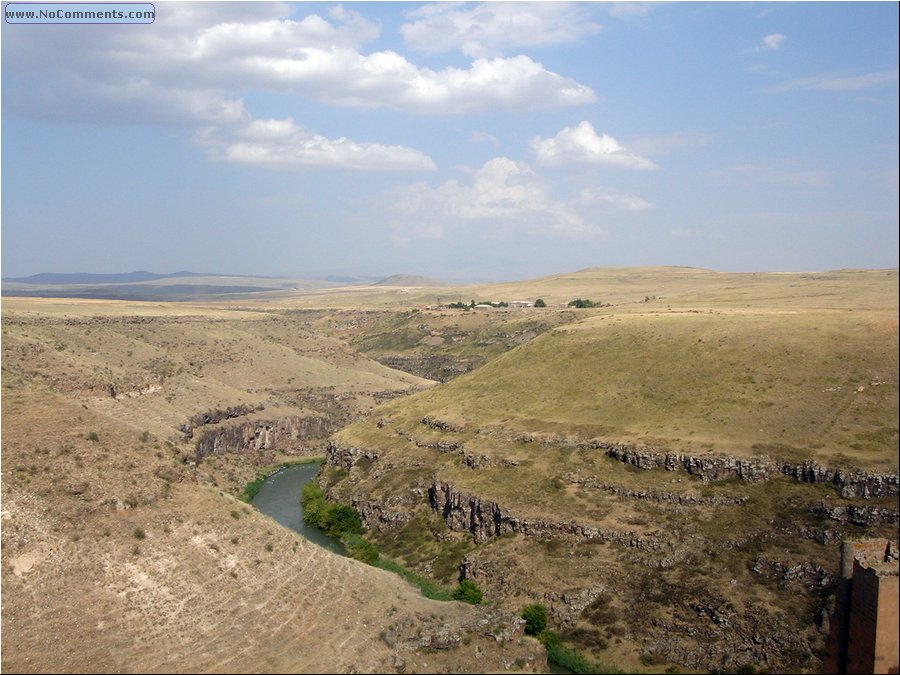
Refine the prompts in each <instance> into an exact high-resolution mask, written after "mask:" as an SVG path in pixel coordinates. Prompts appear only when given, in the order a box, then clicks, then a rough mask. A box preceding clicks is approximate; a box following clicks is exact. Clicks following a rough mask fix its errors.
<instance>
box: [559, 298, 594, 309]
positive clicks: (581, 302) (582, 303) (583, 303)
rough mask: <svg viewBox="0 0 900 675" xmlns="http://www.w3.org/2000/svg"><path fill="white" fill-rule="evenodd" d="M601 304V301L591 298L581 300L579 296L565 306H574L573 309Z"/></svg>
mask: <svg viewBox="0 0 900 675" xmlns="http://www.w3.org/2000/svg"><path fill="white" fill-rule="evenodd" d="M602 304H603V303H602V302H594V301H593V300H583V299H581V298H575V299H574V300H572V301H570V302H569V304H568V305H566V306H567V307H574V308H575V309H589V308H591V307H600V306H601V305H602Z"/></svg>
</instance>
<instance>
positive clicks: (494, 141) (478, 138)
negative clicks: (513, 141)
mask: <svg viewBox="0 0 900 675" xmlns="http://www.w3.org/2000/svg"><path fill="white" fill-rule="evenodd" d="M469 140H470V141H472V142H473V143H490V144H491V145H493V146H494V147H495V148H499V147H500V139H499V138H497V137H496V136H494V135H493V134H489V133H487V132H486V131H473V132H472V133H471V134H469Z"/></svg>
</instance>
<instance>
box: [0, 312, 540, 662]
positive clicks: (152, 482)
mask: <svg viewBox="0 0 900 675" xmlns="http://www.w3.org/2000/svg"><path fill="white" fill-rule="evenodd" d="M322 320H323V315H321V314H313V315H304V316H302V317H298V316H291V317H287V316H285V315H284V314H283V313H281V314H268V313H263V312H260V311H258V310H253V311H240V310H233V309H216V308H208V307H202V306H199V305H185V304H171V305H167V304H159V303H123V302H116V301H73V300H41V299H18V298H17V299H10V300H4V307H3V379H2V387H3V389H2V392H3V398H2V414H3V417H2V434H3V453H2V538H3V539H2V541H3V544H2V545H3V548H2V551H3V562H2V583H3V586H2V587H3V615H2V626H3V633H2V659H3V667H4V668H5V669H6V670H8V671H9V672H172V671H174V672H351V671H354V672H395V671H398V670H402V671H406V672H431V671H433V670H450V669H456V668H463V669H466V670H469V671H477V670H480V669H482V668H484V667H488V668H490V669H492V670H497V671H503V670H507V669H510V668H512V669H514V670H521V669H523V668H525V669H528V668H533V667H541V664H542V663H543V659H544V657H543V656H542V649H541V648H540V647H539V646H538V645H537V644H536V643H535V642H534V641H533V640H522V639H521V638H514V641H513V642H508V641H504V640H501V641H500V642H498V641H497V640H495V639H494V637H493V636H492V633H495V634H497V635H499V634H500V632H501V631H507V632H510V631H511V630H512V628H513V624H512V622H511V618H510V617H509V616H508V615H501V614H498V613H497V612H495V611H493V610H490V609H481V608H473V607H471V606H469V605H463V604H460V603H453V602H451V603H446V602H445V603H438V602H434V601H430V600H427V599H425V598H423V597H421V595H420V594H419V592H418V591H417V590H415V589H414V588H413V587H412V586H410V585H408V584H407V583H406V582H405V581H403V580H402V579H400V577H397V576H394V575H391V574H388V573H386V572H383V571H380V570H377V569H375V568H372V567H369V566H366V565H363V564H362V563H358V562H356V561H353V560H350V559H347V558H342V557H338V556H335V555H334V554H331V553H329V552H327V551H325V550H323V549H320V548H318V547H317V546H315V545H312V544H310V543H308V542H306V541H305V540H303V539H302V538H301V537H299V536H298V535H296V534H294V533H292V532H290V531H288V530H286V529H284V528H282V527H281V526H280V525H278V524H276V523H275V522H273V521H271V520H269V519H268V518H266V517H264V516H262V515H261V514H259V513H257V512H256V511H255V510H254V509H252V508H251V507H249V506H247V505H246V504H244V503H243V502H241V501H239V500H238V499H237V498H236V495H237V494H238V493H239V492H240V491H241V489H242V488H243V485H244V483H245V482H247V481H248V480H250V479H252V478H253V477H255V475H256V472H257V471H258V469H259V465H260V464H265V463H270V462H272V461H274V460H275V459H277V458H278V457H279V453H280V450H279V449H278V448H273V449H268V450H265V451H263V452H258V453H253V452H240V453H237V454H226V455H215V456H211V457H208V458H205V460H204V461H203V462H202V463H200V464H199V465H196V464H195V461H194V460H195V457H194V448H193V442H194V441H193V440H188V439H185V438H184V436H183V435H182V434H181V433H180V432H179V426H180V425H182V424H184V423H185V422H187V421H188V418H189V417H191V416H192V415H195V414H197V413H204V412H205V411H212V410H216V409H223V408H227V407H229V406H247V407H248V408H249V409H252V410H253V411H254V412H253V413H251V414H249V415H245V416H242V417H240V418H238V421H241V420H243V419H245V418H247V419H257V418H261V417H268V418H278V417H279V416H284V415H294V416H299V417H300V418H304V417H305V416H308V415H315V416H320V417H325V418H328V419H333V420H334V421H335V423H340V422H341V421H344V420H347V419H352V418H353V417H355V416H358V415H359V414H361V413H362V412H363V411H365V410H367V409H368V408H370V407H371V406H372V405H374V404H375V403H376V402H377V401H380V400H384V398H385V397H388V398H389V397H392V396H396V395H398V394H401V393H403V392H408V391H410V390H415V389H417V388H421V387H423V386H429V385H431V384H433V383H431V382H430V381H427V380H423V379H421V378H417V377H415V376H412V375H409V374H406V373H403V372H400V371H395V370H391V369H389V368H386V367H384V366H382V365H380V364H378V363H376V362H374V361H371V360H369V359H367V358H365V357H363V356H360V355H358V354H356V353H355V352H354V351H353V350H352V349H350V348H349V347H348V346H347V345H346V344H344V343H343V342H342V341H340V340H338V339H336V338H333V337H329V336H328V335H326V334H325V332H324V331H320V330H319V329H318V328H317V327H316V326H317V322H319V321H322ZM344 320H345V319H338V320H336V321H335V322H334V323H335V325H343V324H342V321H344ZM351 323H352V322H351ZM321 442H322V439H321V438H318V439H316V438H313V439H310V441H309V442H308V444H307V445H308V447H307V448H306V449H305V450H304V448H302V447H301V448H297V447H294V448H293V451H295V452H296V451H299V452H321V449H320V445H321ZM535 659H537V660H535Z"/></svg>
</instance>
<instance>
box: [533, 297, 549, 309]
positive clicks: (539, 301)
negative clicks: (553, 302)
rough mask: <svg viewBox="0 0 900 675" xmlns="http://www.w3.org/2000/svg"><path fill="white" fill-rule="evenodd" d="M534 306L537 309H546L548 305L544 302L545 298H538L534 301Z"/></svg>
mask: <svg viewBox="0 0 900 675" xmlns="http://www.w3.org/2000/svg"><path fill="white" fill-rule="evenodd" d="M534 306H535V307H546V306H547V303H546V302H544V299H543V298H538V299H537V300H535V301H534Z"/></svg>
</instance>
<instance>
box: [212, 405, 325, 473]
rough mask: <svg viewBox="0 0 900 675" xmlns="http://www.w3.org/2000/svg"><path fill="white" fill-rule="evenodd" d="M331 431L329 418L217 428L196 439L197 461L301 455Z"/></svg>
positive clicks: (293, 418) (294, 418)
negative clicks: (259, 453) (228, 455)
mask: <svg viewBox="0 0 900 675" xmlns="http://www.w3.org/2000/svg"><path fill="white" fill-rule="evenodd" d="M331 430H332V429H331V423H330V422H329V420H328V418H326V417H298V416H288V417H279V418H277V419H274V420H261V419H260V420H248V421H245V422H240V423H237V424H229V425H216V426H215V427H214V428H212V429H208V430H205V431H204V432H203V433H202V434H201V435H200V436H199V438H198V439H197V443H196V445H195V456H196V462H197V463H198V464H199V463H200V462H201V461H202V460H203V458H204V457H206V456H207V455H211V454H217V453H225V452H234V453H241V452H250V451H254V450H271V449H277V450H283V451H287V452H291V451H293V452H298V451H301V450H303V449H304V448H305V447H306V445H307V444H308V442H309V441H310V440H314V439H321V438H323V437H325V436H327V435H328V433H330V432H331Z"/></svg>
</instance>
